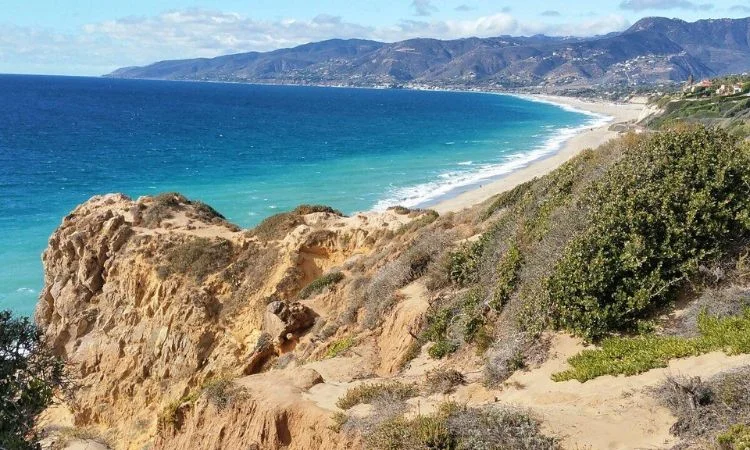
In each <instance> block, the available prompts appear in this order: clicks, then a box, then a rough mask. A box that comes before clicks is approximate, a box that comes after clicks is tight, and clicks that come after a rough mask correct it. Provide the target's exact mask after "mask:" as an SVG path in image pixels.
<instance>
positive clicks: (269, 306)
mask: <svg viewBox="0 0 750 450" xmlns="http://www.w3.org/2000/svg"><path fill="white" fill-rule="evenodd" d="M289 219H290V220H291V221H292V222H293V223H294V229H293V230H291V231H290V232H289V233H288V234H287V233H286V232H284V230H283V227H284V226H285V224H283V223H282V224H277V226H278V227H279V230H280V231H281V234H280V235H279V236H270V235H269V236H262V237H259V236H257V235H254V234H253V233H250V232H246V231H242V230H239V229H238V228H236V227H234V226H232V225H230V224H228V223H227V222H225V221H224V220H223V219H222V218H221V217H220V216H219V215H218V214H217V213H215V212H214V211H213V210H211V209H210V208H208V207H206V206H205V205H202V204H200V203H192V202H189V201H188V200H186V199H184V198H183V197H181V196H179V195H173V194H167V195H164V196H161V197H158V198H142V199H139V200H137V201H133V200H131V199H129V198H127V197H125V196H122V195H107V196H102V197H94V198H92V199H91V200H90V201H88V202H86V203H84V204H83V205H81V206H79V207H78V208H76V209H75V210H74V211H73V212H72V213H71V214H70V215H68V216H67V217H65V219H64V220H63V223H62V225H61V226H60V228H59V229H58V230H57V231H55V233H54V234H53V235H52V237H51V238H50V241H49V247H48V249H47V250H46V251H45V253H44V257H43V259H44V265H45V289H44V291H43V292H42V294H41V297H40V302H39V305H38V308H37V313H36V321H37V323H38V324H39V325H40V326H41V327H42V328H43V329H45V332H46V335H47V336H49V337H50V340H51V342H52V343H53V345H54V348H55V350H56V352H57V353H58V354H60V355H62V356H64V357H65V358H66V359H67V361H68V362H69V364H70V365H71V367H72V368H73V369H74V374H75V379H76V395H75V398H74V402H73V404H72V407H73V410H74V411H75V423H76V424H77V425H80V426H91V425H96V426H98V427H101V428H103V429H108V430H110V431H112V432H113V434H112V437H113V439H114V440H115V441H116V442H118V447H121V448H128V447H130V448H136V447H138V445H140V444H141V442H140V439H141V438H148V436H149V435H150V434H153V432H154V431H155V430H156V425H157V418H158V416H159V414H160V413H161V412H162V411H163V410H164V409H165V408H166V407H167V406H168V405H169V404H170V403H171V402H174V401H175V400H176V399H180V398H182V397H185V396H187V395H189V394H190V392H191V391H193V390H195V389H198V388H199V387H200V386H201V385H203V384H205V383H206V382H207V381H208V380H212V379H216V378H220V377H228V376H235V375H242V374H251V373H254V372H256V371H259V370H261V367H262V366H263V364H265V363H266V362H267V360H268V359H269V358H270V357H272V356H273V357H276V356H278V355H280V354H283V353H285V352H288V351H290V350H291V349H293V348H294V347H295V346H296V345H297V340H298V337H299V335H300V334H301V333H302V332H305V331H307V330H308V329H309V328H310V327H311V326H312V324H313V322H314V321H315V319H316V317H318V316H319V312H316V311H315V310H314V309H312V308H310V307H308V306H306V305H302V304H301V303H299V302H297V301H295V295H296V294H297V292H298V291H299V290H300V288H301V287H302V286H304V285H305V284H306V283H309V282H310V281H312V280H313V279H315V278H316V277H318V276H319V275H320V274H322V273H323V272H325V271H327V270H328V269H330V268H332V267H334V266H335V265H338V264H340V263H342V262H343V261H344V260H346V259H347V258H351V257H353V256H357V255H359V256H364V255H367V254H368V253H369V252H370V251H371V250H370V248H371V246H372V245H375V244H376V243H377V242H378V241H379V240H381V239H383V236H385V235H386V234H388V233H389V232H390V233H392V232H393V231H394V230H395V229H396V228H398V227H399V226H401V224H403V223H404V222H405V221H406V220H408V219H407V218H406V216H399V215H396V214H386V215H381V216H374V217H373V216H365V215H360V216H356V217H352V218H345V217H341V216H339V215H338V214H335V213H329V212H319V213H311V214H307V215H301V216H299V217H293V218H289ZM279 230H273V229H271V230H269V232H278V231H279ZM260 231H262V230H260ZM260 231H259V232H258V233H257V234H260ZM269 234H272V233H269ZM277 237H279V238H280V239H277ZM334 307H335V306H334ZM262 331H265V333H264V334H263V335H262V334H261V332H262ZM268 333H273V335H270V334H268ZM265 341H268V343H267V344H264V342H265ZM264 345H266V347H268V348H266V347H264ZM269 414H270V412H269ZM283 414H286V413H283ZM321 414H322V413H319V414H318V416H320V415H321ZM313 417H317V416H313ZM307 420H313V421H314V419H307ZM272 422H273V421H272ZM289 426H290V427H292V426H294V425H293V424H291V425H289ZM257 432H258V435H259V436H266V438H264V439H267V436H268V433H267V430H266V429H265V428H263V427H262V426H260V425H259V428H258V430H257ZM280 433H282V434H284V433H286V434H289V431H283V430H282V431H280ZM281 441H283V439H281ZM126 443H129V444H127V445H125V444H126ZM297 448H308V447H305V446H301V447H297Z"/></svg>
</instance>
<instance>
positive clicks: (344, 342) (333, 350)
mask: <svg viewBox="0 0 750 450" xmlns="http://www.w3.org/2000/svg"><path fill="white" fill-rule="evenodd" d="M355 343H356V342H355V341H354V339H353V338H352V337H347V338H344V339H341V340H340V341H336V342H334V343H333V344H331V346H330V347H328V350H326V354H325V357H326V358H335V357H337V356H339V355H342V354H344V353H346V352H347V351H348V350H349V349H350V348H352V347H354V344H355Z"/></svg>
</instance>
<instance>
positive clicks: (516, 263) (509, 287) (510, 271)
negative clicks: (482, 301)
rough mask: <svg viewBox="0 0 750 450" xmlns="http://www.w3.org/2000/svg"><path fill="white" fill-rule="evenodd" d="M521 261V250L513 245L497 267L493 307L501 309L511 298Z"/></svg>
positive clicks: (497, 309)
mask: <svg viewBox="0 0 750 450" xmlns="http://www.w3.org/2000/svg"><path fill="white" fill-rule="evenodd" d="M521 263H522V258H521V251H520V250H519V249H518V246H517V245H512V246H511V247H510V248H509V249H508V251H507V252H506V253H505V255H504V256H503V258H502V259H501V260H500V264H499V265H498V267H497V278H496V280H497V281H496V282H495V292H494V297H493V299H492V307H493V308H494V309H495V310H496V311H500V310H501V309H502V307H503V306H505V304H506V303H507V302H508V300H510V296H511V294H513V291H515V289H516V283H517V281H518V271H519V269H520V268H521Z"/></svg>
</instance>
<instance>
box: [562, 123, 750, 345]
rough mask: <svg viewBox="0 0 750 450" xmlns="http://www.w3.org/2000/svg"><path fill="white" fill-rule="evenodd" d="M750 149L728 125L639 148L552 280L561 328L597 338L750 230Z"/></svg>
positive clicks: (636, 315) (664, 296)
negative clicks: (732, 135) (727, 130)
mask: <svg viewBox="0 0 750 450" xmlns="http://www.w3.org/2000/svg"><path fill="white" fill-rule="evenodd" d="M748 167H750V152H749V151H748V148H747V147H746V146H741V145H740V144H738V142H737V141H736V140H734V139H732V138H730V137H729V136H728V135H727V134H726V133H724V132H723V131H718V130H708V129H705V128H693V129H686V130H682V131H675V132H668V133H662V134H659V135H656V136H654V137H653V138H651V139H650V140H648V141H646V143H645V145H639V146H637V147H635V148H630V149H628V151H627V152H626V154H625V156H624V157H623V159H622V160H621V161H620V162H618V163H617V164H615V166H614V167H613V168H612V169H610V170H609V171H608V173H607V174H606V175H605V177H604V178H603V179H602V180H600V181H599V182H598V183H596V184H595V186H594V188H593V189H592V190H591V192H590V194H589V195H587V196H586V198H584V200H583V201H584V204H586V205H587V207H588V208H589V210H590V218H589V219H590V220H589V226H588V227H587V229H586V230H585V231H584V232H583V234H582V235H580V236H579V237H577V238H576V239H575V240H574V241H573V242H572V243H571V244H570V245H569V246H568V248H567V249H566V251H565V253H564V255H563V257H562V259H561V260H560V261H559V263H558V264H557V265H556V267H555V270H554V273H553V274H552V276H551V277H550V279H549V282H548V289H549V294H550V297H551V299H552V301H553V302H554V304H555V305H556V306H557V310H558V311H557V313H558V315H559V317H558V320H557V325H558V326H560V327H563V328H567V329H569V330H571V331H573V332H575V333H576V334H579V335H582V336H584V337H587V338H598V337H600V336H603V335H605V334H606V333H608V332H610V331H612V330H619V329H623V328H627V327H632V326H633V325H634V323H635V322H636V321H637V320H638V319H640V318H641V317H643V316H644V314H646V313H648V312H649V311H651V310H653V309H654V307H656V306H659V305H661V304H663V303H664V302H665V301H668V300H670V299H672V298H673V296H674V294H675V292H676V290H677V288H678V287H679V285H680V282H681V281H683V280H685V279H686V278H688V277H689V276H691V275H692V274H693V273H694V272H695V271H696V269H697V267H698V265H699V263H701V262H703V261H706V260H707V259H709V258H714V257H716V256H719V255H720V254H722V252H723V251H726V249H727V247H728V246H729V245H730V244H731V243H732V242H733V241H734V240H735V239H736V238H739V237H742V236H747V235H748V231H749V230H750V171H748V170H747V168H748Z"/></svg>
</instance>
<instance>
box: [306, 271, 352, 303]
mask: <svg viewBox="0 0 750 450" xmlns="http://www.w3.org/2000/svg"><path fill="white" fill-rule="evenodd" d="M343 279H344V274H343V273H341V272H331V273H328V274H325V275H322V276H320V277H318V278H316V279H315V280H313V281H312V282H311V283H310V284H308V285H307V286H305V287H304V288H303V289H302V290H301V291H299V298H301V299H306V298H308V297H310V296H311V295H314V294H317V293H319V292H321V291H322V290H323V289H325V288H327V287H329V286H333V285H334V284H336V283H338V282H339V281H341V280H343Z"/></svg>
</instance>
